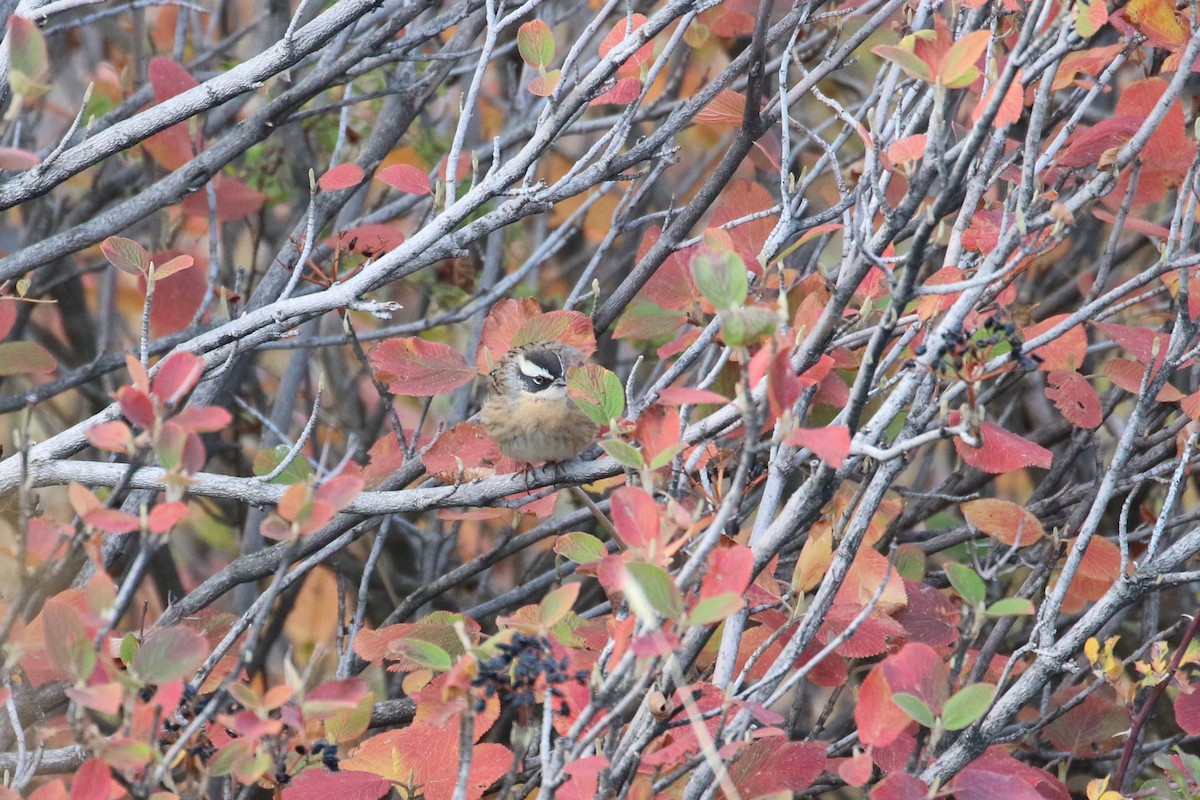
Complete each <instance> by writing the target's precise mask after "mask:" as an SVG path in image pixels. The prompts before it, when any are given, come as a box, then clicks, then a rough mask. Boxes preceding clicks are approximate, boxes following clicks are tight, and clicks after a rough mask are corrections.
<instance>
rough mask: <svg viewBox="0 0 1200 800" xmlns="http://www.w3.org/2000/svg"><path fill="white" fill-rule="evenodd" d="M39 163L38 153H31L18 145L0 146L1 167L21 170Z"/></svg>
mask: <svg viewBox="0 0 1200 800" xmlns="http://www.w3.org/2000/svg"><path fill="white" fill-rule="evenodd" d="M37 165H38V157H37V153H31V152H29V151H28V150H22V149H20V148H18V147H0V169H12V170H21V169H29V168H30V167H36V166H37Z"/></svg>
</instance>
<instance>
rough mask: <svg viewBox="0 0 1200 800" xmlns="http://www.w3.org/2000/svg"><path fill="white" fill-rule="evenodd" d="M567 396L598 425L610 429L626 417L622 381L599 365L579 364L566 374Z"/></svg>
mask: <svg viewBox="0 0 1200 800" xmlns="http://www.w3.org/2000/svg"><path fill="white" fill-rule="evenodd" d="M567 393H568V394H570V396H571V399H572V400H574V401H575V405H577V406H579V409H580V410H581V411H582V412H583V413H584V414H587V416H588V419H590V420H591V421H592V422H594V423H596V424H597V425H611V424H612V423H613V421H614V420H618V419H620V418H621V415H622V414H624V413H625V388H624V387H623V386H621V379H620V378H618V377H617V376H616V375H614V374H613V373H612V372H610V371H609V370H607V369H605V368H604V367H602V366H600V365H599V364H582V365H580V366H577V367H572V368H571V369H570V370H568V372H567Z"/></svg>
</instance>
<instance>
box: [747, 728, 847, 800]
mask: <svg viewBox="0 0 1200 800" xmlns="http://www.w3.org/2000/svg"><path fill="white" fill-rule="evenodd" d="M825 762H826V759H825V748H824V746H823V745H821V744H820V743H819V742H789V741H786V740H784V739H781V738H779V737H773V738H770V739H760V740H759V741H757V742H752V743H751V744H749V745H747V746H746V747H745V748H743V749H742V751H741V753H740V754H739V755H738V759H737V761H735V762H734V763H733V765H732V766H731V767H730V768H729V777H730V778H731V779H732V780H733V784H734V786H736V787H737V789H738V792H739V794H741V796H742V797H762V796H764V795H771V794H789V793H790V794H792V795H795V794H799V793H800V792H803V791H804V790H805V789H807V788H808V787H810V786H812V783H813V781H815V780H816V779H817V776H818V775H820V774H821V773H822V772H824V771H825Z"/></svg>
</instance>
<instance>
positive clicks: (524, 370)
mask: <svg viewBox="0 0 1200 800" xmlns="http://www.w3.org/2000/svg"><path fill="white" fill-rule="evenodd" d="M517 367H518V368H519V369H520V370H521V374H522V375H525V376H527V377H530V378H545V379H546V380H548V381H552V380H554V376H553V375H551V374H550V373H549V372H548V371H546V369H545V368H543V367H540V366H538V365H537V364H535V363H533V362H532V361H530V360H529V359H527V358H525V356H521V357H520V358H518V359H517Z"/></svg>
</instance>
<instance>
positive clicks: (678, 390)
mask: <svg viewBox="0 0 1200 800" xmlns="http://www.w3.org/2000/svg"><path fill="white" fill-rule="evenodd" d="M658 400H659V402H660V403H662V404H663V405H668V406H694V405H725V404H726V403H728V402H729V398H728V397H726V396H725V395H723V394H717V393H716V392H710V391H709V390H708V389H692V388H691V387H688V386H672V387H670V388H668V389H663V390H662V391H661V392H659V393H658Z"/></svg>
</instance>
